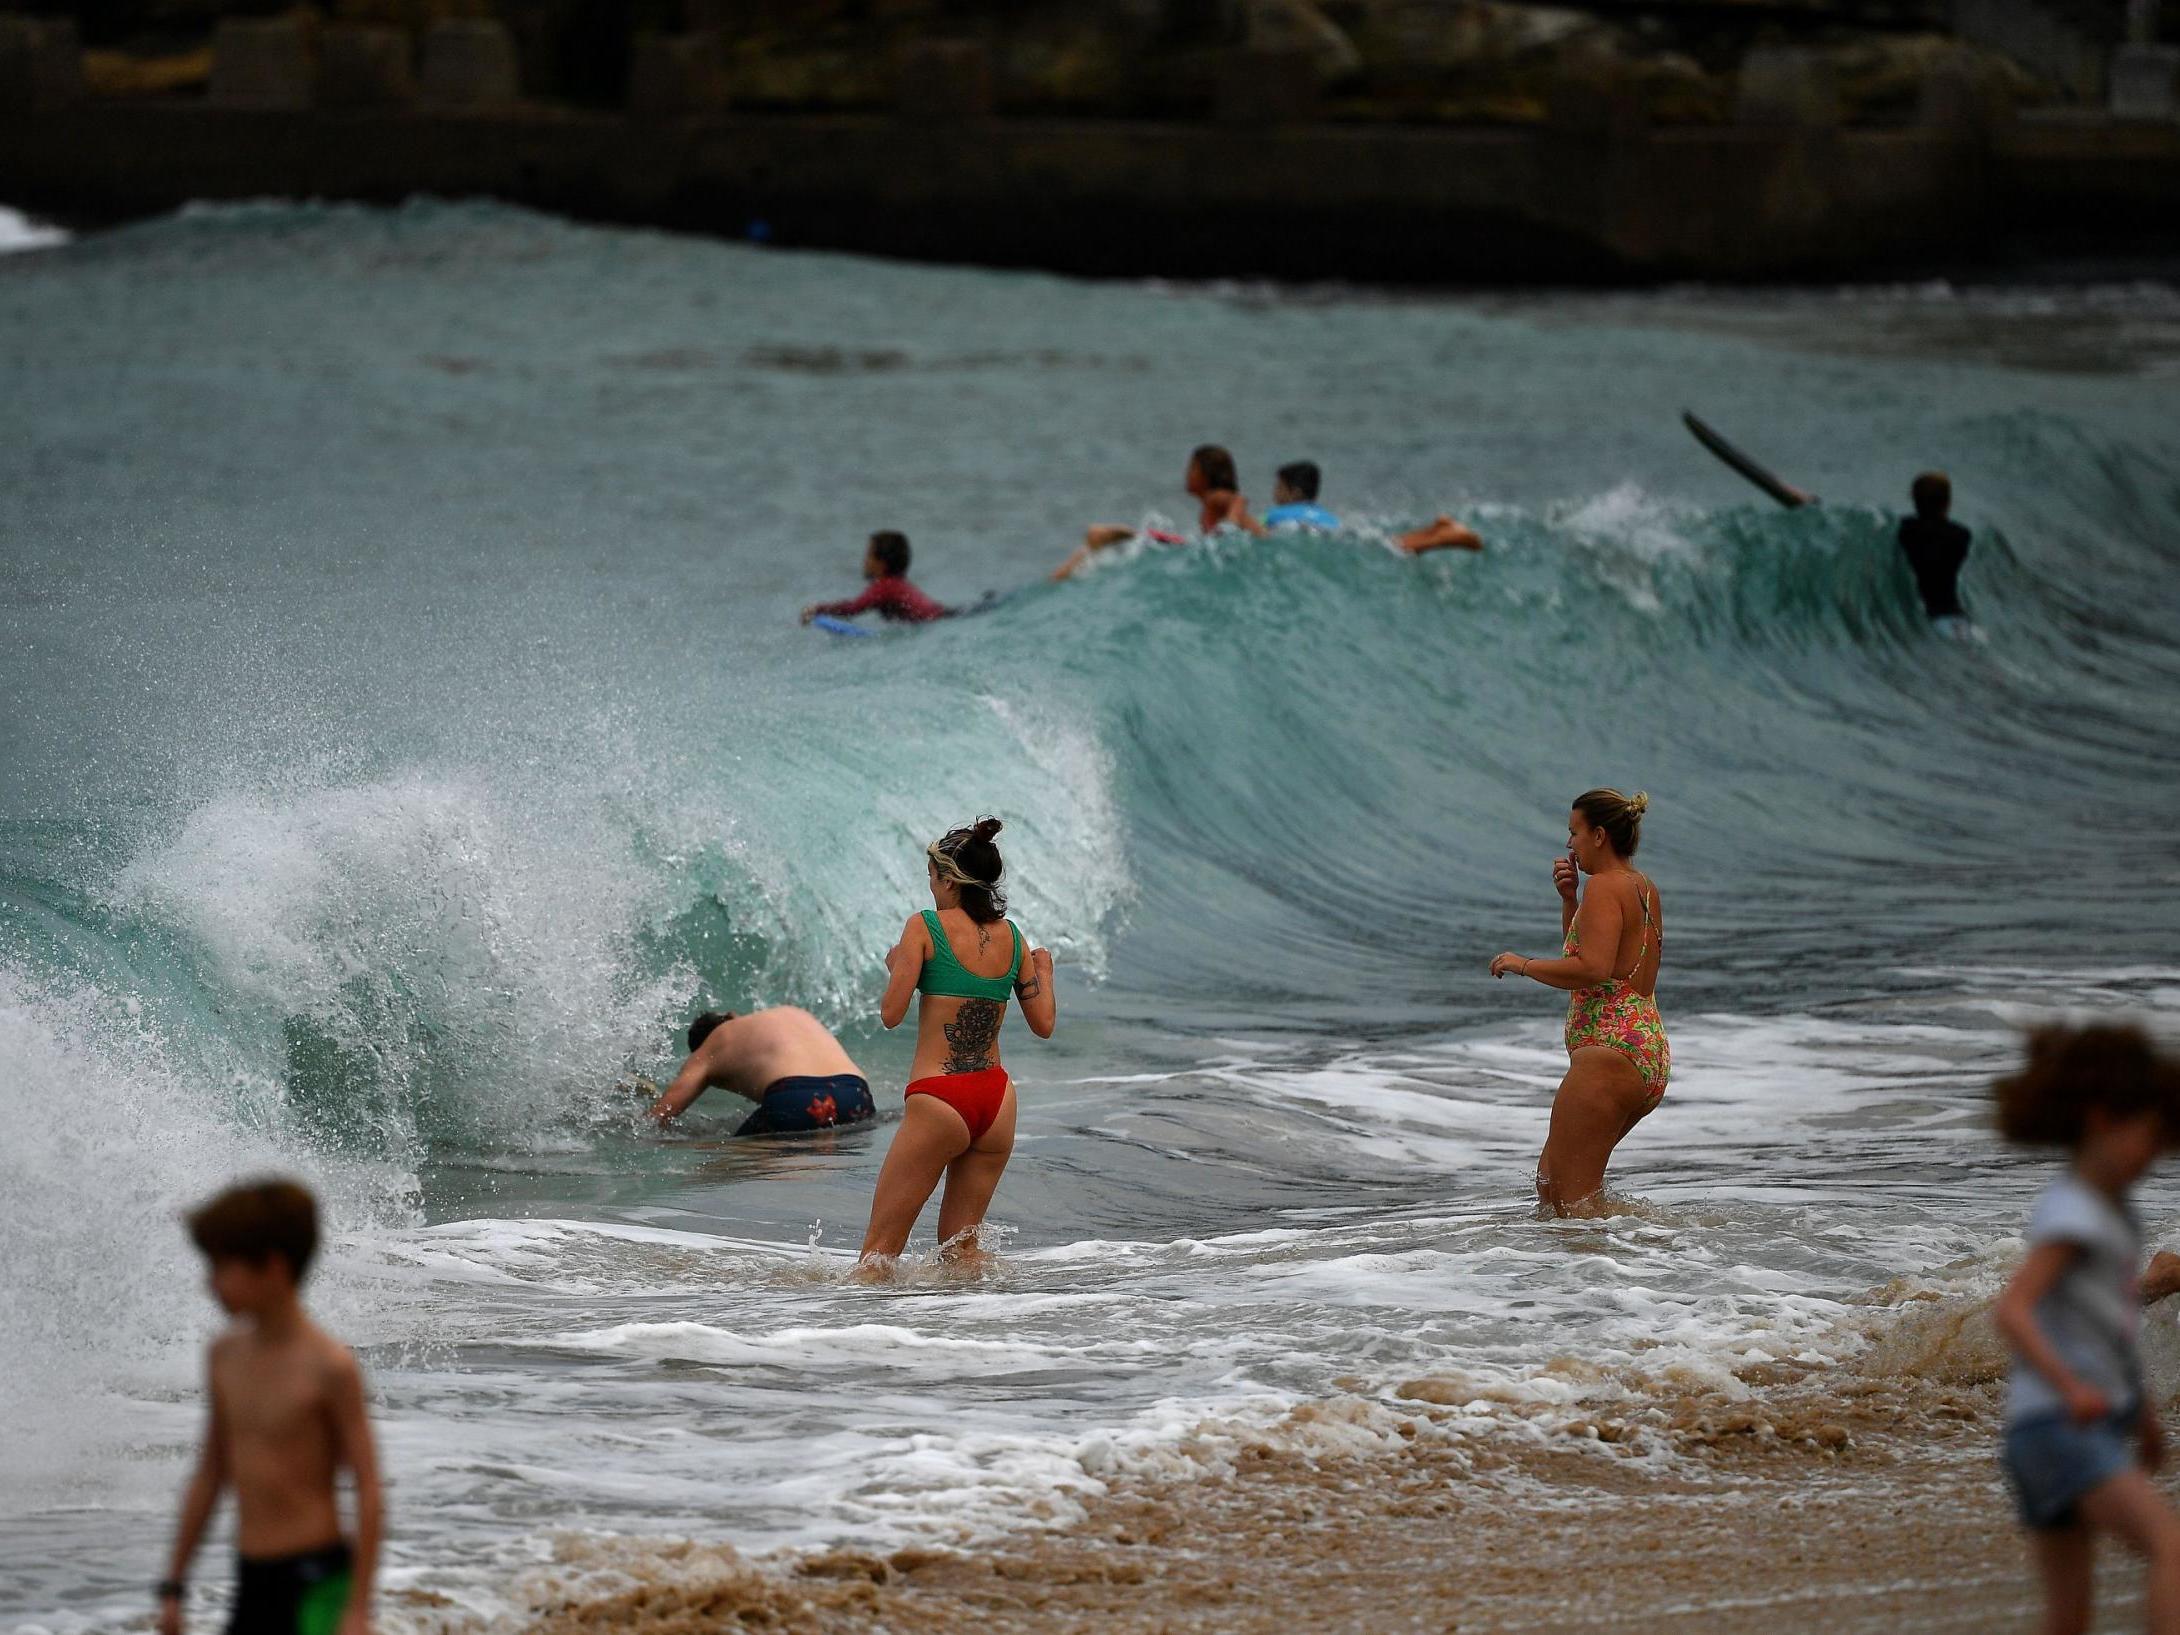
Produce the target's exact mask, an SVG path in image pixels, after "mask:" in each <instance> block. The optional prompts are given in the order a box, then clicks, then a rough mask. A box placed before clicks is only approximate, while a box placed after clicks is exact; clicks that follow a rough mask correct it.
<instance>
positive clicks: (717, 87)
mask: <svg viewBox="0 0 2180 1635" xmlns="http://www.w3.org/2000/svg"><path fill="white" fill-rule="evenodd" d="M726 105H727V68H726V60H725V55H724V53H723V52H722V51H721V50H720V47H719V37H718V35H716V34H709V33H704V34H677V35H665V34H644V35H639V36H637V39H636V45H635V51H634V54H633V55H632V56H631V57H630V59H629V64H628V107H629V111H630V112H631V113H634V114H636V115H638V116H640V117H643V118H654V119H656V118H668V119H670V118H678V117H680V116H682V115H685V114H702V113H717V112H718V111H719V110H720V109H722V108H724V107H726Z"/></svg>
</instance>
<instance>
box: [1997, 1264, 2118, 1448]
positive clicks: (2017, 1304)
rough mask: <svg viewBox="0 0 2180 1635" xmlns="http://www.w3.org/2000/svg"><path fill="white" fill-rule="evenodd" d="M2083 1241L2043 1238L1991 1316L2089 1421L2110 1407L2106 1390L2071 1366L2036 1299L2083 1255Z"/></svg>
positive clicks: (2002, 1293)
mask: <svg viewBox="0 0 2180 1635" xmlns="http://www.w3.org/2000/svg"><path fill="white" fill-rule="evenodd" d="M2081 1253H2082V1246H2081V1245H2080V1244H2078V1243H2040V1244H2038V1245H2037V1246H2036V1247H2035V1248H2034V1249H2031V1250H2030V1251H2029V1254H2028V1258H2027V1259H2026V1260H2024V1261H2022V1262H2021V1269H2020V1270H2019V1271H2017V1272H2015V1273H2014V1274H2013V1281H2012V1282H2010V1283H2008V1284H2007V1285H2006V1287H2005V1288H2004V1289H2003V1290H2001V1291H2000V1292H1999V1296H1998V1299H1997V1300H1996V1301H1994V1302H1993V1303H1992V1305H1991V1321H1992V1323H1993V1324H1995V1325H1996V1327H1997V1329H1998V1332H1999V1335H2000V1336H2001V1337H2002V1338H2003V1339H2004V1340H2005V1342H2006V1343H2007V1344H2008V1345H2009V1346H2011V1347H2012V1348H2013V1352H2014V1355H2015V1356H2017V1357H2019V1358H2020V1359H2021V1360H2022V1361H2023V1362H2025V1363H2027V1364H2028V1365H2029V1366H2030V1367H2031V1368H2033V1369H2035V1370H2036V1371H2037V1372H2038V1373H2039V1374H2041V1375H2043V1376H2044V1378H2045V1379H2046V1380H2048V1381H2049V1382H2050V1383H2051V1388H2052V1389H2053V1390H2054V1391H2057V1392H2058V1393H2059V1395H2060V1396H2061V1397H2062V1398H2063V1399H2064V1400H2065V1402H2066V1407H2067V1412H2068V1413H2069V1414H2071V1415H2072V1416H2073V1417H2074V1418H2075V1419H2076V1420H2078V1421H2082V1422H2084V1423H2086V1422H2087V1421H2089V1420H2093V1419H2100V1418H2102V1417H2103V1416H2104V1415H2105V1414H2106V1413H2109V1412H2110V1411H2111V1405H2110V1404H2109V1403H2107V1402H2106V1401H2105V1400H2104V1393H2103V1392H2101V1391H2099V1390H2097V1389H2096V1388H2095V1387H2094V1386H2091V1385H2089V1384H2087V1383H2085V1382H2084V1381H2083V1380H2082V1379H2080V1378H2079V1377H2078V1376H2077V1375H2076V1374H2075V1372H2074V1370H2073V1369H2071V1368H2069V1367H2067V1365H2066V1359H2065V1358H2063V1357H2061V1356H2060V1355H2059V1353H2058V1350H2057V1348H2055V1347H2054V1346H2053V1345H2052V1343H2051V1341H2050V1340H2049V1339H2048V1338H2047V1337H2046V1336H2045V1334H2044V1331H2043V1329H2042V1327H2041V1326H2040V1325H2039V1324H2038V1323H2037V1321H2036V1303H2037V1302H2038V1301H2039V1300H2042V1299H2043V1298H2044V1296H2045V1295H2047V1294H2049V1293H2050V1292H2051V1290H2052V1286H2053V1285H2054V1284H2056V1283H2057V1282H2058V1281H2059V1279H2060V1278H2062V1277H2064V1276H2065V1275H2066V1272H2067V1268H2068V1267H2070V1266H2072V1265H2073V1264H2074V1262H2075V1261H2076V1260H2077V1259H2079V1258H2080V1257H2081Z"/></svg>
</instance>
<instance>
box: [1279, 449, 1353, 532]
mask: <svg viewBox="0 0 2180 1635" xmlns="http://www.w3.org/2000/svg"><path fill="white" fill-rule="evenodd" d="M1322 480H1323V479H1322V476H1321V474H1320V473H1319V472H1318V470H1317V462H1316V461H1314V460H1297V461H1295V462H1294V463H1293V464H1292V465H1284V466H1281V467H1280V468H1279V475H1278V477H1277V478H1276V479H1274V481H1273V483H1272V508H1271V509H1270V510H1269V511H1267V512H1265V513H1264V526H1265V527H1267V528H1307V529H1310V530H1312V531H1314V532H1316V533H1324V534H1335V533H1338V532H1339V531H1340V519H1339V518H1338V517H1336V516H1334V515H1333V514H1332V513H1331V512H1330V511H1327V510H1326V509H1325V508H1324V507H1323V506H1321V505H1319V504H1318V503H1317V490H1318V486H1319V484H1320V483H1321V482H1322Z"/></svg>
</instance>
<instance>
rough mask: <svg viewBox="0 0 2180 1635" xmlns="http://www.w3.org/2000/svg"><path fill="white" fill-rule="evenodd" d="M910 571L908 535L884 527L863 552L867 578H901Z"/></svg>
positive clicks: (873, 536)
mask: <svg viewBox="0 0 2180 1635" xmlns="http://www.w3.org/2000/svg"><path fill="white" fill-rule="evenodd" d="M907 572H908V535H906V534H901V533H896V532H894V531H893V530H892V529H891V528H882V529H880V530H879V531H878V532H877V533H875V534H873V535H871V536H870V546H869V548H868V549H866V550H865V551H864V552H863V577H864V578H865V579H899V578H900V577H902V576H903V575H904V574H906V573H907Z"/></svg>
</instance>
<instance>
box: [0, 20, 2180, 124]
mask: <svg viewBox="0 0 2180 1635" xmlns="http://www.w3.org/2000/svg"><path fill="white" fill-rule="evenodd" d="M2022 3H2023V4H2025V5H2037V6H2045V7H2048V8H2052V9H2053V15H2054V16H2056V17H2060V20H2061V21H2062V22H2064V23H2065V25H2066V26H2068V27H2072V28H2075V29H2077V30H2080V31H2083V32H2085V33H2087V34H2088V35H2090V36H2092V37H2106V36H2108V37H2110V38H2114V39H2116V38H2117V37H2118V32H2119V29H2120V26H2121V22H2120V19H2121V14H2122V8H2121V5H2120V4H2119V3H2118V0H2022ZM27 9H29V10H31V11H33V12H39V13H42V14H44V15H47V16H53V17H67V18H70V19H72V20H73V21H74V23H75V26H76V29H77V32H78V34H79V36H80V38H81V40H82V41H83V43H84V45H85V47H86V48H87V55H86V58H85V76H86V82H87V86H88V88H89V90H90V91H91V93H92V94H94V95H98V96H108V97H126V96H137V95H157V96H173V95H191V94H198V93H201V92H203V91H204V90H205V89H206V88H207V87H208V85H209V84H210V80H211V56H212V53H211V45H212V40H213V37H214V34H215V32H216V30H217V28H218V26H219V25H220V23H221V22H222V21H223V20H227V19H234V18H247V17H274V16H286V17H290V18H295V19H297V20H299V21H300V22H301V23H302V24H303V26H304V28H305V30H306V32H307V33H309V34H310V35H311V36H312V38H315V37H316V30H317V29H318V28H320V27H321V26H327V25H373V26H378V27H384V28H388V29H392V30H396V31H398V32H399V33H400V34H401V35H402V36H404V37H406V38H407V39H408V40H409V41H410V42H411V49H412V50H416V51H420V50H421V42H422V41H423V39H424V37H425V36H426V34H427V33H428V32H429V31H430V29H431V28H432V26H433V25H434V24H436V23H439V22H441V21H444V20H446V19H449V18H490V19H496V20H498V21H499V22H501V23H503V24H504V25H505V26H506V28H507V29H508V31H509V33H510V34H511V36H512V38H513V41H514V47H515V53H516V57H517V61H518V66H519V81H520V90H521V94H522V95H523V96H524V97H526V98H529V99H533V100H537V101H543V102H554V103H564V104H568V105H572V106H577V107H593V108H618V107H622V106H625V105H627V104H628V103H629V101H630V99H631V94H632V91H633V92H634V95H635V100H636V101H637V102H638V104H639V105H641V104H643V103H645V102H646V101H649V102H651V103H652V104H653V105H655V106H660V107H666V108H672V107H673V106H675V105H676V102H677V99H680V100H681V101H685V102H688V103H691V104H694V105H704V106H723V105H730V104H731V105H732V106H734V107H736V108H742V109H748V110H765V109H780V110H797V111H854V110H880V109H885V110H894V109H899V108H901V107H902V106H903V105H904V101H906V102H910V103H912V102H913V101H914V100H915V98H916V97H917V96H918V95H919V94H921V95H923V96H924V97H925V98H926V99H927V100H928V101H929V102H930V103H931V104H933V105H934V106H935V108H936V109H937V110H938V111H943V110H944V109H945V108H946V107H948V106H949V105H950V104H956V103H961V102H964V101H966V102H968V103H971V104H974V105H975V106H976V108H977V110H978V111H981V110H982V109H984V108H986V107H988V108H989V110H990V111H994V112H998V113H1014V114H1033V115H1046V116H1055V115H1057V116H1081V117H1090V118H1097V117H1126V118H1146V117H1150V118H1184V119H1186V118H1201V117H1208V116H1212V115H1215V114H1217V113H1218V112H1219V110H1220V109H1221V107H1222V94H1223V93H1222V75H1223V76H1231V75H1232V73H1233V64H1234V63H1235V62H1236V61H1237V60H1240V61H1243V62H1246V63H1248V64H1250V65H1252V66H1251V67H1250V70H1249V72H1250V74H1251V76H1252V78H1251V81H1250V83H1251V85H1252V86H1253V87H1255V88H1257V89H1256V91H1255V92H1254V93H1253V94H1267V93H1265V92H1264V91H1263V90H1262V88H1263V87H1265V86H1278V87H1282V88H1283V89H1282V90H1281V91H1280V92H1278V95H1279V96H1281V97H1284V98H1285V99H1286V100H1288V101H1293V102H1298V103H1299V104H1301V105H1304V106H1306V108H1307V111H1308V112H1309V113H1310V114H1311V115H1313V116H1315V117H1321V118H1326V119H1331V120H1335V121H1346V122H1399V123H1433V124H1525V123H1532V122H1536V121H1539V120H1542V119H1543V118H1545V116H1546V114H1547V111H1548V109H1549V107H1550V105H1551V102H1552V99H1553V96H1554V94H1555V91H1556V90H1558V89H1559V88H1562V87H1565V86H1567V85H1569V84H1575V85H1580V86H1582V87H1584V88H1585V89H1586V90H1588V91H1592V92H1595V91H1599V90H1604V91H1608V92H1609V93H1610V95H1611V96H1612V98H1613V99H1615V100H1617V101H1618V102H1619V103H1621V104H1623V105H1625V106H1626V107H1627V108H1629V109H1631V110H1638V111H1639V112H1640V113H1641V114H1642V115H1643V116H1645V117H1647V118H1648V119H1649V120H1650V121H1651V122H1653V123H1657V124H1668V125H1676V124H1677V125H1701V124H1714V123H1721V122H1724V121H1727V120H1729V119H1731V118H1733V117H1734V115H1735V109H1736V99H1737V96H1738V94H1739V86H1740V75H1741V71H1742V68H1743V66H1744V64H1745V63H1747V61H1748V60H1749V58H1750V57H1751V55H1752V54H1754V53H1761V52H1764V51H1767V50H1774V49H1776V48H1780V47H1791V48H1794V49H1796V50H1799V51H1802V52H1805V53H1813V54H1815V55H1816V56H1818V57H1820V58H1821V59H1822V60H1823V62H1824V64H1825V66H1826V68H1827V70H1828V72H1829V76H1830V78H1831V80H1832V82H1833V83H1834V84H1835V85H1836V88H1837V95H1838V100H1839V107H1840V113H1841V115H1842V116H1843V117H1844V119H1845V120H1846V121H1847V122H1849V123H1895V122H1905V121H1907V120H1909V119H1911V118H1912V117H1914V114H1915V110H1916V106H1917V99H1918V96H1919V95H1920V89H1921V87H1922V86H1923V85H1924V84H1925V82H1927V81H1928V80H1929V79H1930V77H1931V75H1932V73H1933V71H1934V70H1935V69H1936V68H1937V67H1938V66H1939V65H1940V64H1941V63H1950V64H1951V65H1952V69H1953V71H1954V72H1955V73H1956V74H1958V73H1960V72H1961V71H1962V68H1963V65H1964V64H1966V65H1968V66H1969V68H1970V70H1971V71H1972V74H1973V77H1975V78H1976V79H1977V80H1978V81H1979V82H1980V83H1981V85H1982V86H1983V88H1984V91H1985V94H1987V95H1988V96H1990V97H1992V98H1994V99H1996V100H1999V101H2001V102H2003V103H2005V104H2008V105H2011V106H2015V107H2033V106H2039V105H2049V104H2054V103H2061V102H2064V101H2066V100H2068V99H2069V98H2070V97H2072V96H2075V95H2077V93H2076V92H2075V91H2074V90H2072V89H2070V88H2069V87H2067V86H2066V85H2064V84H2062V83H2059V82H2057V81H2055V80H2054V79H2052V78H2050V77H2049V76H2048V75H2043V74H2039V73H2038V72H2037V71H2035V70H2034V69H2032V68H2029V67H2024V66H2022V65H2021V64H2020V63H2017V62H2016V61H2014V60H2013V59H2012V58H2010V57H2008V56H2006V55H2005V54H2003V53H2002V52H1999V51H1997V50H1994V49H1990V48H1988V47H1985V46H1978V45H1975V44H1973V43H1964V42H1963V41H1962V40H1961V39H1959V38H1958V37H1956V35H1955V34H1954V32H1953V31H1952V29H1951V28H1950V26H1949V24H1950V20H1951V11H1950V9H1949V5H1948V0H1649V3H1645V0H1592V3H1591V4H1588V5H1582V6H1577V5H1544V4H1523V3H1517V0H323V3H322V4H321V5H318V6H306V7H303V8H300V9H297V8H293V7H289V6H283V5H281V4H279V3H278V0H241V3H237V0H75V3H73V4H66V5H61V4H55V3H52V0H43V3H40V0H32V3H31V4H30V5H29V6H28V7H27ZM2167 9H2168V10H2169V11H2172V12H2174V13H2180V6H2175V7H2168V8H2167ZM2062 14H2063V15H2062ZM949 53H950V55H949Z"/></svg>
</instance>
